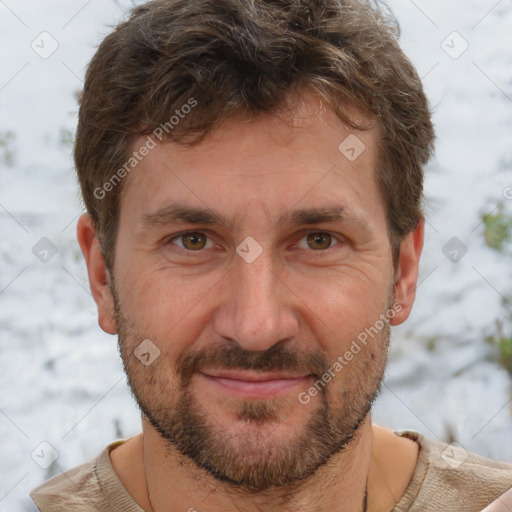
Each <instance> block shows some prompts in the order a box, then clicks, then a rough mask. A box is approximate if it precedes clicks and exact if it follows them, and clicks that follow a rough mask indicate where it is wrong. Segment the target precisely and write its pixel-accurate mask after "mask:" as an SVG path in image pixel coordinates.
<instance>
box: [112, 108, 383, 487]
mask: <svg viewBox="0 0 512 512" xmlns="http://www.w3.org/2000/svg"><path fill="white" fill-rule="evenodd" d="M319 105H320V103H319V102H317V101H315V100H314V99H312V98H309V99H308V100H307V101H306V103H305V105H302V106H301V111H300V113H298V114H297V116H296V117H295V118H294V121H293V126H291V125H290V123H288V122H283V121H282V120H279V119H277V118H276V117H272V116H262V117H260V118H258V119H253V120H250V121H248V122H242V121H240V120H229V121H227V122H225V123H224V124H223V125H222V126H221V127H220V128H219V129H218V130H216V131H215V132H214V133H213V134H212V135H211V136H210V137H209V138H207V139H205V141H204V142H201V143H200V144H199V145H196V146H192V147H184V146H177V145H175V144H173V143H166V144H164V145H159V146H158V147H156V148H155V149H153V150H152V151H151V152H150V153H149V155H148V156H146V157H145V158H144V159H143V160H142V161H141V163H139V164H138V166H137V167H136V168H135V169H134V170H133V171H132V172H131V174H130V176H129V177H128V178H127V182H126V183H125V188H124V192H123V196H122V200H121V210H120V223H119V231H118V239H117V245H116V258H115V263H114V269H113V277H114V278H115V281H114V283H113V284H114V292H115V302H116V324H117V330H118V333H119V338H120V346H121V352H122V357H123V361H124V364H125V368H126V371H127V374H128V377H129V381H130V385H131V387H132V389H133V392H134V394H135V396H136V399H137V401H138V402H139V404H140V406H141V408H142V411H143V412H144V414H145V415H146V417H147V418H148V420H149V421H150V422H151V424H152V425H153V427H154V428H155V429H156V430H157V431H158V432H159V433H160V434H161V436H162V437H163V438H164V439H166V440H168V441H169V442H170V443H169V446H170V447H171V448H174V449H177V450H178V451H180V452H181V453H183V454H185V455H186V456H188V457H190V458H191V459H192V460H194V461H195V462H196V463H197V464H198V465H200V466H201V467H203V468H204V469H206V470H207V471H209V472H210V474H212V475H214V476H215V477H216V478H218V479H221V480H225V481H231V482H233V483H236V484H238V485H242V486H243V487H244V488H246V489H247V490H252V491H259V490H263V489H265V488H268V487H271V486H275V485H283V484H286V483H291V482H294V481H298V480H300V479H302V478H304V477H305V476H308V475H310V474H312V473H313V472H314V471H315V470H316V469H317V468H318V467H319V466H321V465H322V464H324V463H325V462H326V461H327V460H328V459H329V457H330V456H332V455H333V454H334V453H336V452H337V451H340V450H342V449H344V448H345V447H346V446H347V444H348V443H349V441H350V440H351V438H352V437H353V435H354V432H355V431H356V430H357V428H358V426H359V425H360V423H361V421H362V420H363V419H364V418H365V417H366V416H367V414H368V412H369V410H370V406H371V403H372V401H373V399H374V398H375V396H376V394H377V392H378V389H379V386H380V382H381V379H382V376H383V372H384V368H385V364H386V356H387V346H388V339H389V325H388V323H385V325H384V327H383V328H381V329H378V333H376V334H375V331H372V332H373V335H372V336H370V337H368V341H367V343H366V344H363V343H361V342H359V343H358V345H359V347H360V349H361V350H360V351H359V352H358V353H356V354H354V355H353V358H351V360H350V361H348V360H347V358H346V357H344V354H345V353H346V352H347V351H349V349H350V347H351V346H353V345H352V343H353V341H354V340H357V337H358V335H360V333H361V332H362V331H364V329H365V328H370V327H374V326H375V324H376V321H377V320H378V319H379V318H382V317H381V316H380V315H381V314H385V313H386V312H387V311H389V309H390V308H391V307H392V304H393V268H392V256H391V250H390V244H389V240H388V236H387V226H386V218H385V207H384V203H383V200H382V198H381V196H380V193H379V191H378V188H377V185H376V181H375V162H376V144H377V139H376V134H375V133H374V131H369V132H366V133H357V137H358V138H359V139H360V141H362V142H363V143H364V145H365V147H366V149H365V150H364V151H363V152H362V154H361V155H360V156H359V157H358V158H356V159H355V160H354V161H350V160H349V159H347V157H346V156H345V154H347V153H345V154H343V153H342V152H340V150H339V149H338V146H339V145H340V143H341V142H342V141H344V139H345V138H346V137H347V136H349V135H350V134H351V131H350V130H349V129H347V128H346V127H344V126H342V125H341V124H340V123H339V122H338V121H337V120H336V119H335V117H334V115H333V114H332V113H331V112H329V111H323V112H322V111H321V110H320V107H319ZM349 140H350V139H349ZM144 141H145V138H141V139H140V141H138V142H137V143H136V144H135V146H134V148H135V149H136V148H138V147H139V146H141V145H142V144H143V143H144ZM358 150H359V148H358ZM348 154H349V155H350V156H352V155H351V152H349V153H348ZM177 203H179V204H180V205H181V206H185V207H189V208H194V209H201V210H206V211H207V212H208V213H210V215H212V214H215V215H217V216H218V217H219V218H222V219H225V221H226V225H223V224H215V223H210V222H208V219H206V218H197V217H196V218H195V219H193V218H191V217H189V218H188V220H180V219H177V218H176V215H173V213H176V212H177V210H176V209H174V210H173V206H175V205H176V204H177ZM313 209H316V210H318V211H317V212H315V213H317V214H318V213H322V212H323V213H325V212H326V211H327V210H329V213H333V212H334V213H335V212H336V211H337V212H338V213H340V215H339V216H336V215H334V218H331V219H329V218H325V219H323V220H321V222H318V220H319V219H318V215H317V216H316V220H315V218H314V217H312V216H311V215H305V214H304V212H303V215H298V214H297V211H298V210H313ZM331 209H332V211H331ZM336 209H338V210H336ZM294 213H295V215H294ZM309 213H311V212H309ZM306 217H308V218H306ZM185 232H188V236H187V235H186V233H185ZM191 232H192V233H191ZM184 233H185V235H186V236H183V234H184ZM248 237H250V238H248ZM378 325H382V323H381V324H378ZM143 340H151V343H152V344H154V346H156V347H158V350H159V351H160V354H159V356H158V357H157V358H156V359H155V360H154V361H153V362H152V363H151V364H149V365H145V364H143V363H142V362H141V361H140V360H139V358H137V357H136V355H135V354H134V351H135V350H136V349H137V347H138V346H139V344H140V343H141V342H143ZM145 343H146V344H147V343H148V342H145ZM144 346H146V345H144ZM148 346H149V347H152V346H153V345H148ZM354 352H355V351H354ZM149 353H150V356H149V357H152V356H153V352H152V349H150V351H149ZM155 354H156V351H155ZM145 357H146V358H147V357H148V356H145ZM340 357H341V358H342V359H341V360H343V365H342V369H339V366H336V369H337V370H336V369H335V368H334V366H333V365H334V364H335V362H336V361H340ZM329 369H331V374H334V376H331V378H330V379H325V378H324V381H323V382H324V385H322V386H318V384H317V388H319V389H320V391H318V392H317V393H316V394H315V393H314V392H313V393H309V392H308V390H309V389H310V388H311V387H312V386H314V384H315V382H316V381H317V380H318V379H321V378H322V375H323V374H324V373H325V372H326V371H328V370H329ZM292 377H293V378H292ZM254 379H260V380H261V379H264V380H266V381H267V382H259V383H254V382H252V383H248V382H247V381H252V380H254ZM269 379H276V380H275V382H273V383H269V382H268V381H269ZM306 395H307V396H308V397H309V399H308V400H305V399H304V397H305V396H306ZM299 397H302V399H299Z"/></svg>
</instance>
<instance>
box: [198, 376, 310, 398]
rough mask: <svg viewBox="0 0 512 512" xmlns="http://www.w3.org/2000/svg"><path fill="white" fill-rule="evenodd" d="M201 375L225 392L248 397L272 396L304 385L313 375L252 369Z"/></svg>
mask: <svg viewBox="0 0 512 512" xmlns="http://www.w3.org/2000/svg"><path fill="white" fill-rule="evenodd" d="M200 375H201V376H202V377H203V378H205V379H207V380H208V381H209V382H210V383H211V384H213V385H215V386H216V387H219V388H220V389H221V390H223V391H224V392H226V391H227V392H230V393H233V394H238V395H242V396H244V397H246V398H249V397H254V398H271V397H274V396H279V395H283V394H286V393H290V392H291V391H293V390H294V389H297V388H299V387H303V386H304V384H306V383H307V381H308V380H309V379H310V378H311V377H312V375H303V374H302V375H297V374H289V373H275V372H274V373H272V372H251V371H231V370H223V371H218V372H216V371H207V372H200Z"/></svg>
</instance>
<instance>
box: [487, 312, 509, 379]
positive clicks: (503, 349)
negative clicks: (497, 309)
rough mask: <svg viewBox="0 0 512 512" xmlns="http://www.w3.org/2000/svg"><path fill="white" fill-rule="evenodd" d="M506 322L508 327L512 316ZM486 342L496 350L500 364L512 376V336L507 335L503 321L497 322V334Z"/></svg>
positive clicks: (488, 337)
mask: <svg viewBox="0 0 512 512" xmlns="http://www.w3.org/2000/svg"><path fill="white" fill-rule="evenodd" d="M505 322H506V323H507V325H509V324H510V323H512V314H511V315H510V317H509V318H506V319H505ZM485 341H487V342H488V343H490V344H491V345H492V346H493V347H495V348H496V351H497V358H498V361H499V363H500V364H501V365H502V366H503V367H505V368H506V369H507V370H508V371H509V372H510V373H511V374H512V335H510V334H505V332H504V322H503V321H502V320H496V332H495V333H494V334H492V335H490V336H487V337H486V338H485Z"/></svg>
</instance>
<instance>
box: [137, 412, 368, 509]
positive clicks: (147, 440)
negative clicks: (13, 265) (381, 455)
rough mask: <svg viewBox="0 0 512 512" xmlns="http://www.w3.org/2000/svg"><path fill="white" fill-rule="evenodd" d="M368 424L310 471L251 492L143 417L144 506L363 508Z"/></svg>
mask: <svg viewBox="0 0 512 512" xmlns="http://www.w3.org/2000/svg"><path fill="white" fill-rule="evenodd" d="M371 427H372V426H371V419H370V415H368V416H367V417H366V419H365V421H364V422H363V423H362V424H361V425H360V428H359V429H358V432H357V434H356V436H355V437H354V439H353V440H352V441H351V442H350V444H349V445H348V447H347V448H346V450H344V451H342V452H341V453H337V454H335V455H334V456H333V457H332V458H331V459H330V460H329V461H328V462H327V463H326V464H325V465H324V466H322V467H321V468H319V469H318V470H317V471H316V472H315V473H314V474H313V475H311V476H310V477H307V478H305V479H303V480H301V481H299V482H296V483H294V484H290V485H288V486H286V487H280V488H272V489H270V490H267V491H262V492H258V493H251V492H248V491H244V490H243V489H240V488H237V487H236V486H234V485H232V484H229V483H225V482H221V481H219V480H217V479H215V478H214V477H213V476H212V475H211V474H210V473H208V472H207V471H206V470H203V469H201V468H199V467H197V466H196V465H195V464H194V463H193V462H192V461H190V460H189V459H188V458H186V457H183V456H182V455H181V454H179V453H177V452H176V451H175V450H174V448H173V447H172V446H171V445H169V443H168V442H167V441H165V440H164V439H162V438H161V436H160V435H159V434H158V433H157V432H156V431H155V430H154V429H153V428H152V427H151V425H150V424H149V423H148V422H147V421H146V420H143V459H144V473H145V474H144V477H145V485H146V495H147V508H146V510H149V511H151V512H171V510H190V511H194V510H198V511H200V510H223V511H225V512H231V511H233V512H234V511H237V512H253V511H254V512H255V511H258V512H270V511H272V512H275V511H279V512H288V511H290V512H291V511H296V510H308V511H311V512H317V511H318V512H320V511H324V510H332V511H333V512H362V511H363V510H364V508H365V507H364V501H365V493H366V489H367V482H368V477H369V473H370V467H371V460H372V428H371ZM198 482H199V483H200V485H198ZM368 494H369V495H371V489H369V492H368ZM145 501H146V500H145Z"/></svg>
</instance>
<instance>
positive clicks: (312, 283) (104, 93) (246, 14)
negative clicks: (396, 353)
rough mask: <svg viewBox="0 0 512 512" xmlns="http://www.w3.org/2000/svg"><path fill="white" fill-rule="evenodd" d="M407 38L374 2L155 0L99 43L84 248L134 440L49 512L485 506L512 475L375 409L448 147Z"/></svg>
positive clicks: (85, 157) (48, 500)
mask: <svg viewBox="0 0 512 512" xmlns="http://www.w3.org/2000/svg"><path fill="white" fill-rule="evenodd" d="M396 37H397V31H396V28H395V26H394V24H393V20H392V19H391V18H390V17H387V16H386V15H385V14H384V13H383V12H381V11H379V10H378V9H377V8H375V7H372V6H371V5H370V4H369V3H366V2H364V1H355V0H322V1H319V0H318V1H317V0H295V1H284V0H281V1H270V0H266V1H265V0H172V1H171V0H156V1H152V2H149V3H147V4H145V5H144V6H141V7H138V8H136V9H135V10H134V11H133V13H132V15H131V17H130V18H129V19H128V20H127V21H126V22H124V23H122V24H120V25H119V26H118V27H117V28H116V29H115V31H114V32H113V33H112V34H110V35H109V36H107V38H106V39H105V40H104V41H103V43H102V44H101V46H100V47H99V49H98V51H97V52H96V54H95V56H94V58H93V60H92V62H91V64H90V66H89V68H88V71H87V75H86V81H85V86H84V91H83V94H82V96H81V100H80V101H81V106H80V116H79V124H78V130H77V138H76V145H75V162H76V167H77V172H78V177H79V180H80V185H81V188H82V193H83V197H84V201H85V204H86V206H87V211H88V213H87V214H85V215H84V216H82V217H81V218H80V220H79V223H78V240H79V243H80V246H81V249H82V252H83V254H84V257H85V261H86V263H87V269H88V273H89V280H90V285H91V291H92V294H93V296H94V299H95V301H96V303H97V306H98V317H99V323H100V326H101V327H102V329H103V330H105V331H106V332H108V333H111V334H115V333H117V335H118V337H119V346H120V352H121V356H122V359H123V363H124V367H125V370H126V373H127V376H128V380H129V383H130V386H131V389H132V391H133V394H134V397H135V399H136V400H137V403H138V405H139V406H140V409H141V411H142V433H141V434H140V435H137V436H135V437H133V438H131V439H129V440H122V441H116V442H114V443H112V444H111V445H109V446H108V447H107V448H106V449H105V451H104V452H103V453H101V454H100V456H99V457H98V458H97V459H94V460H93V461H91V462H88V463H86V464H84V465H82V466H80V467H78V468H75V469H72V470H70V471H67V472H65V473H64V474H62V475H58V476H57V477H55V478H53V479H52V480H50V481H48V482H47V483H46V484H43V485H42V486H41V487H39V488H38V489H36V490H34V491H33V492H32V493H31V496H32V498H33V500H34V502H35V504H36V505H37V506H38V507H39V509H40V510H41V511H43V512H46V511H52V512H53V511H60V510H62V511H64V510H66V511H70V510H77V511H78V510H80V511H92V510H109V511H110V510H112V511H117V510H122V511H125V512H126V511H128V512H132V511H133V512H135V511H140V510H145V511H152V512H174V511H180V510H182V511H189V512H192V511H198V512H201V511H215V512H216V511H221V510H222V511H225V512H231V511H235V510H236V511H244V512H245V511H247V512H249V511H251V512H252V511H256V510H257V511H283V512H284V511H327V510H329V511H335V512H361V511H366V512H389V511H392V510H393V511H397V512H398V511H400V512H402V511H411V512H419V511H421V512H433V511H436V512H438V511H440V510H442V511H444V512H449V511H457V512H476V511H480V510H482V509H483V508H484V507H486V506H488V505H489V504H490V503H491V502H492V501H494V500H496V499H498V498H499V497H500V496H501V495H502V494H503V493H505V492H506V491H507V490H508V489H509V488H510V487H512V466H511V465H508V464H506V463H504V462H497V461H493V460H489V459H485V458H482V457H479V456H478V455H475V454H467V453H465V452H464V454H463V455H464V457H462V453H461V452H460V451H458V450H460V449H458V448H457V447H450V449H449V451H448V452H447V445H446V444H444V443H439V442H434V441H429V440H427V439H426V438H424V437H423V436H421V435H420V434H418V433H415V432H409V431H402V432H393V431H390V430H388V429H385V428H382V427H380V426H377V425H375V424H372V421H371V407H372V404H373V402H374V400H375V398H376V396H377V395H378V392H379V389H380V385H381V382H382V378H383V375H384V371H385V367H386V362H387V350H388V345H389V338H390V326H391V325H398V324H401V323H402V322H404V321H405V320H406V319H407V317H408V316H409V313H410V311H411V308H412V305H413V302H414V298H415V287H416V283H417V279H418V264H419V259H420V255H421V251H422V247H423V225H424V220H423V215H422V211H421V199H422V184H423V167H424V165H425V164H426V163H427V161H428V159H429V157H430V156H431V153H432V148H433V139H434V134H433V128H432V124H431V120H430V112H429V108H428V104H427V100H426V98H425V95H424V93H423V90H422V86H421V82H420V80H419V78H418V76H417V74H416V72H415V70H414V69H413V67H412V65H411V64H410V62H409V61H408V59H407V58H406V57H405V56H404V54H403V53H402V51H401V50H400V48H399V46H398V44H397V42H396ZM463 459H464V460H463ZM450 461H451V462H452V463H450Z"/></svg>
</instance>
